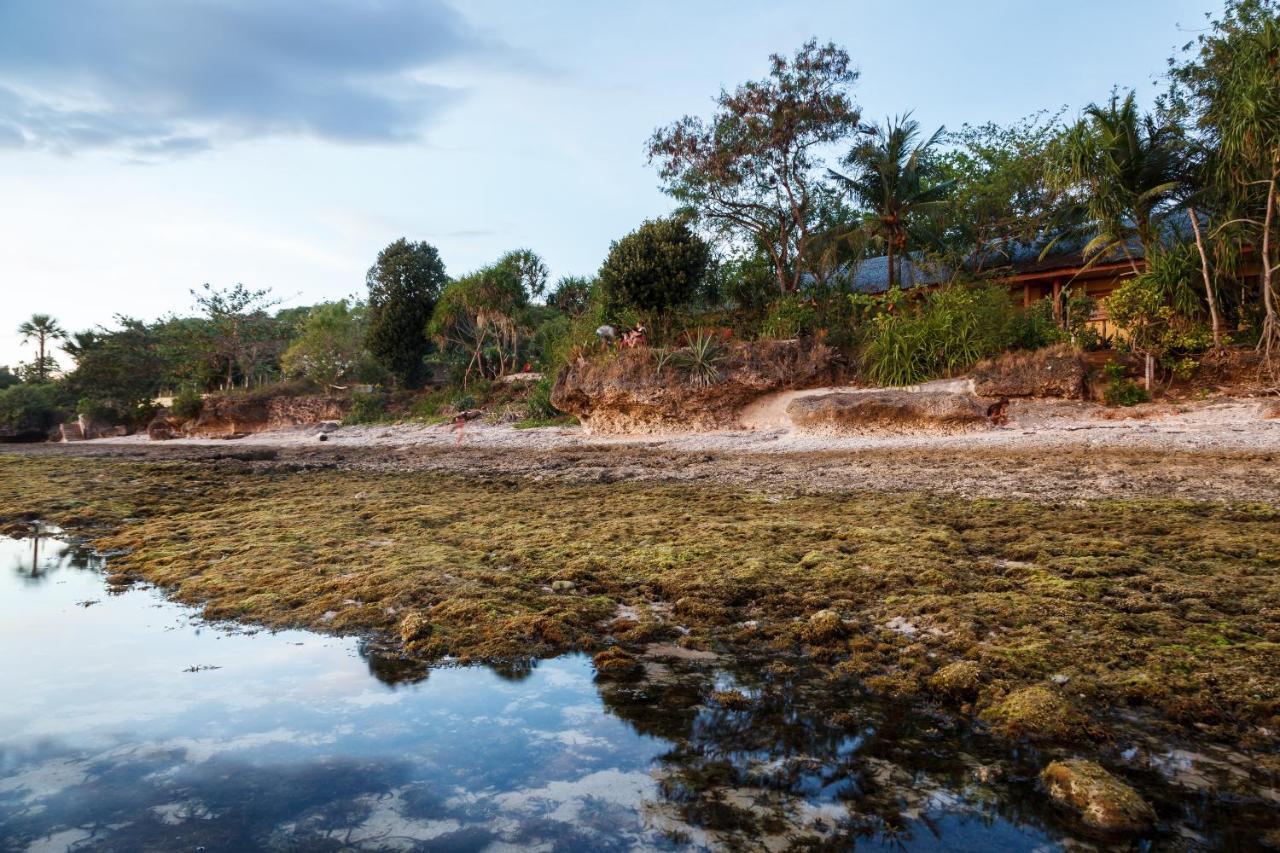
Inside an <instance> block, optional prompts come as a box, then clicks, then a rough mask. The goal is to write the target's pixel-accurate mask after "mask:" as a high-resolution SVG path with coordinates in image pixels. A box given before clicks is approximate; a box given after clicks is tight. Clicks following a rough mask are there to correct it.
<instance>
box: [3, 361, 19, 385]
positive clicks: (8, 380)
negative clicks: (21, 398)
mask: <svg viewBox="0 0 1280 853" xmlns="http://www.w3.org/2000/svg"><path fill="white" fill-rule="evenodd" d="M21 381H22V380H21V379H19V378H18V375H17V374H16V373H14V372H13V371H12V370H10V369H9V368H8V366H6V365H3V364H0V391H3V390H4V389H6V388H9V387H11V386H14V385H17V384H18V383H19V382H21Z"/></svg>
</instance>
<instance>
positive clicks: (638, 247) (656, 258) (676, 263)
mask: <svg viewBox="0 0 1280 853" xmlns="http://www.w3.org/2000/svg"><path fill="white" fill-rule="evenodd" d="M710 262H711V250H710V248H709V247H708V246H707V244H706V242H705V241H704V240H703V239H702V238H701V237H699V236H698V235H697V234H695V233H693V231H691V230H690V229H689V226H688V225H686V224H685V223H684V222H683V221H682V220H681V219H679V218H668V219H652V220H649V221H647V222H645V223H644V224H643V225H641V226H640V227H639V228H637V229H636V230H635V231H632V232H631V233H630V234H628V235H627V236H625V237H623V238H622V239H621V240H615V241H614V243H613V244H612V245H611V246H610V247H609V254H608V256H607V257H606V258H605V261H604V265H603V266H601V267H600V288H601V291H602V293H603V295H604V297H605V299H606V300H607V301H608V303H609V304H610V305H612V306H616V307H622V306H632V307H635V308H639V309H641V310H644V311H664V310H666V309H669V308H671V307H673V306H676V305H682V304H685V303H687V302H689V301H690V300H691V299H692V298H693V297H694V295H695V294H696V293H697V292H698V288H699V287H700V286H701V284H702V281H703V278H704V277H705V275H706V273H707V267H708V265H709V264H710Z"/></svg>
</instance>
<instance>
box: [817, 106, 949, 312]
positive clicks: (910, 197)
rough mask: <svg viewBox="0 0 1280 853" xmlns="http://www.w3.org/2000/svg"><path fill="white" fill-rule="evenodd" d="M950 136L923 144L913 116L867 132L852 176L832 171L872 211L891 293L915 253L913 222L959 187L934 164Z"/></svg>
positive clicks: (851, 156) (937, 135)
mask: <svg viewBox="0 0 1280 853" xmlns="http://www.w3.org/2000/svg"><path fill="white" fill-rule="evenodd" d="M944 132H945V129H944V128H941V127H940V128H938V129H937V130H936V131H934V132H933V135H932V136H930V137H929V138H928V139H925V140H924V141H920V124H919V123H918V122H916V121H914V120H913V119H912V118H911V114H910V113H907V114H906V115H903V116H899V117H897V118H893V119H889V120H887V121H886V122H885V123H884V124H883V125H880V126H878V127H873V128H868V129H867V131H866V133H867V135H868V137H869V138H868V139H866V140H863V141H862V142H859V143H858V144H857V145H854V146H853V148H852V150H850V151H849V153H848V155H847V156H846V157H845V158H844V163H845V165H846V166H848V167H850V168H851V169H852V170H853V175H852V176H849V175H844V174H841V173H840V172H837V171H835V170H834V169H832V170H830V175H831V177H832V178H833V179H835V181H836V182H837V183H839V184H840V185H841V186H843V187H844V188H845V190H846V191H848V192H849V194H850V195H852V196H853V198H854V199H855V200H856V201H857V202H859V203H860V204H862V205H863V206H865V207H866V208H867V209H869V211H870V212H869V215H868V217H867V226H868V230H869V231H870V233H872V234H874V235H875V236H877V237H878V238H879V239H880V240H882V241H883V242H884V246H885V254H886V255H888V262H889V287H890V288H892V287H893V286H894V284H895V283H896V282H897V274H898V263H899V262H900V261H899V258H900V257H902V256H904V255H906V254H907V252H908V250H909V241H908V235H909V233H910V229H911V225H912V222H913V219H914V218H915V217H917V216H918V215H919V214H921V213H923V212H925V211H927V210H929V209H931V208H935V207H938V206H940V205H942V204H943V203H944V202H945V201H946V198H947V195H948V193H950V192H951V190H952V188H953V187H954V186H955V182H954V181H953V180H939V179H937V176H936V170H934V169H933V168H932V166H933V163H932V162H931V160H930V151H931V149H932V148H933V147H934V146H935V145H937V144H938V142H939V141H941V139H942V135H943V133H944Z"/></svg>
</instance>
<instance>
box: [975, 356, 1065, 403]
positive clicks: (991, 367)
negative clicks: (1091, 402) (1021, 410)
mask: <svg viewBox="0 0 1280 853" xmlns="http://www.w3.org/2000/svg"><path fill="white" fill-rule="evenodd" d="M973 385H974V391H975V392H976V393H977V394H979V395H981V396H984V397H1062V398H1065V399H1069V400H1080V399H1083V398H1084V396H1085V365H1084V361H1083V360H1082V359H1081V358H1080V354H1079V353H1077V352H1076V351H1075V350H1074V349H1072V348H1071V347H1069V346H1067V345H1065V344H1062V345H1059V346H1052V347H1046V348H1045V349H1041V350H1036V351H1034V352H1026V351H1018V352H1007V353H1005V354H1003V355H1001V356H998V357H997V358H993V359H990V360H988V361H984V362H982V363H981V364H979V365H978V366H977V367H975V368H974V369H973Z"/></svg>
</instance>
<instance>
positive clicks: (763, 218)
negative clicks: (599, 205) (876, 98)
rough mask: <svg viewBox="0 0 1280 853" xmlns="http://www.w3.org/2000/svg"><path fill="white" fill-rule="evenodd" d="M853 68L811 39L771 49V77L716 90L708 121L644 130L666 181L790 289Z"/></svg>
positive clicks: (814, 227)
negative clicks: (753, 251) (793, 47)
mask: <svg viewBox="0 0 1280 853" xmlns="http://www.w3.org/2000/svg"><path fill="white" fill-rule="evenodd" d="M857 79H858V72H857V71H856V70H855V69H854V68H853V65H852V63H851V61H850V59H849V54H848V53H847V52H845V50H844V49H843V48H840V47H837V46H836V45H835V44H830V43H828V44H825V45H819V44H818V42H817V40H814V39H811V40H810V41H808V42H806V43H805V44H804V45H803V46H801V48H800V49H799V50H798V51H796V54H795V56H794V57H793V58H791V59H788V58H786V57H784V56H781V55H778V54H774V55H773V56H771V57H770V70H769V77H768V78H767V79H765V80H757V81H751V82H748V83H744V84H742V85H741V86H739V87H738V88H737V89H735V90H734V91H732V92H729V91H725V90H722V91H721V92H720V95H719V96H718V97H717V98H716V105H717V109H716V111H715V112H714V114H713V115H712V117H711V119H710V120H709V121H704V120H702V119H700V118H697V117H695V116H685V117H684V118H682V119H680V120H679V121H677V122H675V123H674V124H671V125H669V126H668V127H665V128H659V129H658V130H657V131H655V132H654V134H653V136H652V138H651V139H650V140H649V149H648V151H649V160H650V162H656V163H657V164H658V167H659V174H660V176H661V178H662V181H663V183H664V188H665V189H666V191H667V192H668V193H669V194H671V195H672V196H673V197H674V198H676V199H677V200H678V201H680V202H681V203H683V204H684V205H685V206H686V207H688V208H689V209H691V210H693V211H695V212H696V213H697V214H698V215H699V216H700V217H701V219H702V221H703V222H704V223H705V224H706V225H707V226H709V227H710V228H711V229H713V230H715V231H717V232H719V233H721V234H723V235H725V236H728V237H730V238H733V239H736V240H737V242H739V243H740V244H744V245H759V246H760V247H762V248H763V249H764V251H765V252H766V253H767V254H768V256H769V258H770V260H771V262H772V264H773V271H774V277H775V279H776V281H777V285H778V288H779V290H780V291H782V292H783V293H788V292H791V291H794V290H796V289H797V288H798V287H799V285H800V279H801V276H802V274H803V271H804V264H803V261H804V259H805V258H806V257H807V256H808V254H809V251H810V247H811V243H812V242H813V240H814V238H815V235H816V232H817V231H818V230H820V226H819V225H818V224H817V223H815V214H816V212H817V211H816V203H817V196H818V195H819V193H820V192H821V190H822V181H823V166H824V164H823V159H822V152H823V150H824V149H825V148H826V147H827V146H829V145H831V144H832V143H835V142H838V141H839V140H841V139H843V138H844V137H845V136H847V135H848V134H849V133H850V132H851V131H852V130H853V129H854V128H856V127H857V123H858V118H859V111H858V107H857V106H856V105H855V104H854V102H853V99H852V97H851V95H850V90H851V88H852V86H853V84H854V83H855V82H856V81H857Z"/></svg>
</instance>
